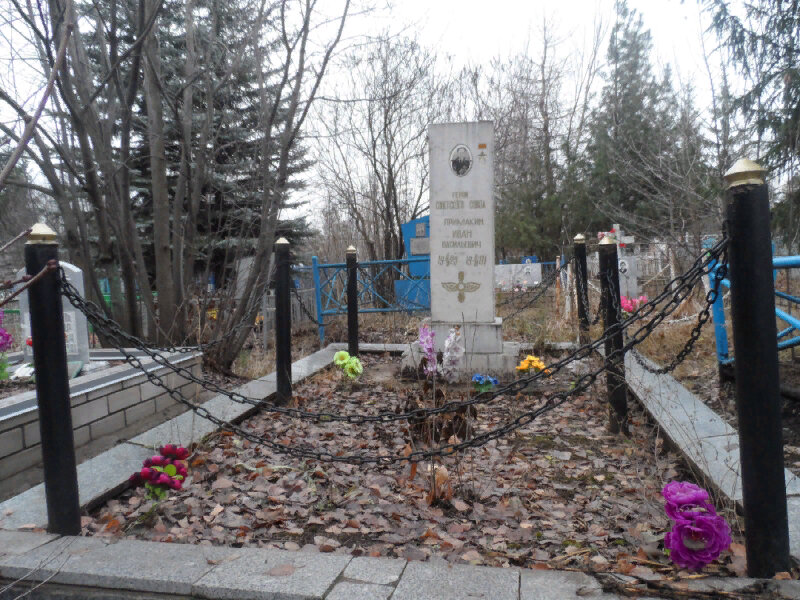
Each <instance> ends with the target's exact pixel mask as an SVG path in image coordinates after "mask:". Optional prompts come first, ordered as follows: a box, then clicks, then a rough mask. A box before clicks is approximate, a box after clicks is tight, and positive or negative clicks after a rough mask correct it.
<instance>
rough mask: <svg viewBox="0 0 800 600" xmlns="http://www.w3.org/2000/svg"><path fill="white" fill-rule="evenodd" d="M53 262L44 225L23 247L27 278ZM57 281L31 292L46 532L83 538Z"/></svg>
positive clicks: (49, 278)
mask: <svg viewBox="0 0 800 600" xmlns="http://www.w3.org/2000/svg"><path fill="white" fill-rule="evenodd" d="M51 261H58V242H57V241H56V234H55V232H54V231H52V230H51V229H50V228H49V227H47V226H46V225H36V226H35V227H34V228H33V231H32V233H31V234H30V235H29V238H28V242H27V243H26V244H25V268H26V270H27V272H28V275H31V276H33V275H36V274H37V273H39V272H40V271H41V270H42V269H44V268H45V267H46V266H47V265H48V263H50V262H51ZM58 277H59V275H58V271H56V270H53V271H51V272H50V273H47V274H46V275H45V276H44V277H42V278H41V279H40V280H39V281H37V282H36V283H34V284H33V285H32V286H31V287H30V288H29V289H28V302H29V306H30V311H31V338H32V340H33V366H34V369H35V372H36V401H37V403H38V406H39V432H40V433H41V438H42V462H43V463H44V490H45V498H46V502H47V530H48V531H49V532H50V533H57V534H59V535H79V534H80V532H81V509H80V501H79V498H78V472H77V468H76V466H75V442H74V439H73V434H72V412H71V406H70V399H69V374H68V372H67V348H66V345H65V344H64V339H65V334H64V311H63V308H62V305H61V294H60V292H59V283H58Z"/></svg>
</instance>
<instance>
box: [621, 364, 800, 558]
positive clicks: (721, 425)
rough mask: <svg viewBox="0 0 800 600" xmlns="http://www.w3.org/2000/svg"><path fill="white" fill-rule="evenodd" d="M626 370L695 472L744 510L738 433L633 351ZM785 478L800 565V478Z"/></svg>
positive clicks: (787, 475) (631, 383) (793, 543)
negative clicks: (648, 367)
mask: <svg viewBox="0 0 800 600" xmlns="http://www.w3.org/2000/svg"><path fill="white" fill-rule="evenodd" d="M633 352H635V350H634V351H633ZM639 357H640V358H641V359H642V360H643V361H645V363H646V364H648V365H650V366H651V367H652V368H658V365H657V364H655V363H654V362H652V361H650V360H648V359H647V358H645V357H642V356H641V354H639ZM625 371H626V373H625V376H626V380H627V383H628V387H629V388H630V389H631V391H632V392H633V393H634V394H635V395H636V397H637V398H639V401H640V402H641V404H642V406H644V408H645V409H646V410H647V412H648V413H649V414H650V415H651V416H652V417H653V419H654V420H655V421H656V422H657V423H658V425H659V427H660V428H661V430H662V431H663V433H664V435H665V436H666V437H667V438H668V439H669V440H671V441H672V443H673V444H675V446H676V447H677V448H678V449H679V450H680V452H681V454H683V455H684V457H685V458H686V459H687V460H688V461H689V463H690V465H691V466H692V468H694V469H695V470H696V471H697V472H698V473H701V474H702V475H703V476H704V477H705V478H706V480H707V481H708V482H709V483H710V484H711V485H713V486H714V487H715V488H716V489H717V490H718V491H719V492H721V493H722V494H724V495H725V496H726V497H728V498H729V499H730V500H732V501H734V502H735V503H736V504H737V506H738V507H739V508H741V507H742V476H741V469H740V465H739V436H738V433H737V432H736V430H735V429H734V428H733V427H731V426H730V425H728V424H727V423H726V422H725V421H723V420H722V418H721V417H720V416H719V415H718V414H717V413H715V412H714V411H713V410H711V409H710V408H708V406H706V405H705V404H704V403H703V402H702V401H701V400H700V399H699V398H698V397H697V396H695V395H694V394H692V393H691V392H690V391H689V390H687V389H686V388H685V387H683V386H682V385H681V384H680V383H679V382H678V381H677V380H676V379H675V378H674V377H672V375H669V374H664V375H657V374H654V373H650V372H649V371H647V370H646V369H645V368H644V367H642V366H641V365H640V364H639V363H638V362H637V361H636V360H635V358H634V357H633V356H631V355H630V352H628V353H627V354H626V356H625ZM785 478H786V496H787V504H788V510H789V545H790V551H791V554H792V557H793V558H794V559H795V560H800V478H798V477H796V476H795V475H794V474H793V473H792V472H791V471H789V470H788V469H786V470H785Z"/></svg>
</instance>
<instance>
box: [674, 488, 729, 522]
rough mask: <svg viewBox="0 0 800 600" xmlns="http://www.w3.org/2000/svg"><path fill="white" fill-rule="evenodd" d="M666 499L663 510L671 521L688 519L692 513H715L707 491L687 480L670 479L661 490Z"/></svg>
mask: <svg viewBox="0 0 800 600" xmlns="http://www.w3.org/2000/svg"><path fill="white" fill-rule="evenodd" d="M661 494H662V495H663V496H664V499H665V500H666V501H667V502H666V504H665V505H664V511H665V512H666V513H667V516H668V517H669V518H670V519H672V520H673V521H678V520H680V519H689V518H691V517H692V516H693V515H694V514H704V513H709V514H712V515H715V514H717V511H716V510H714V507H713V506H712V505H711V504H710V503H709V502H708V492H707V491H706V490H704V489H703V488H701V487H700V486H697V485H695V484H693V483H689V482H688V481H671V482H669V483H668V484H667V485H665V486H664V489H663V490H662V491H661Z"/></svg>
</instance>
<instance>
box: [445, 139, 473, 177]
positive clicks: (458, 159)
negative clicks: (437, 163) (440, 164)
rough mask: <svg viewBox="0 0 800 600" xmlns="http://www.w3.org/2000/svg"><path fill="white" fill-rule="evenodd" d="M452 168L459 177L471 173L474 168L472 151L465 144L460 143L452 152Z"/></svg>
mask: <svg viewBox="0 0 800 600" xmlns="http://www.w3.org/2000/svg"><path fill="white" fill-rule="evenodd" d="M450 168H451V169H453V173H455V174H456V175H458V176H459V177H463V176H464V175H466V174H467V173H469V170H470V169H471V168H472V153H471V152H470V151H469V148H467V147H466V146H465V145H464V144H459V145H458V146H456V147H455V148H453V150H452V152H450Z"/></svg>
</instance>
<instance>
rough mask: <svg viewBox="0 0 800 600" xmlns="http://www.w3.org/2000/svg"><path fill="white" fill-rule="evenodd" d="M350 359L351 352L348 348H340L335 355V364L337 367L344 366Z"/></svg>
mask: <svg viewBox="0 0 800 600" xmlns="http://www.w3.org/2000/svg"><path fill="white" fill-rule="evenodd" d="M348 360H350V354H348V353H347V351H346V350H339V352H337V353H336V354H334V355H333V364H335V365H336V366H337V367H344V366H345V364H347V361H348Z"/></svg>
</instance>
